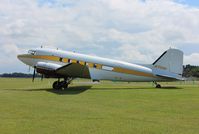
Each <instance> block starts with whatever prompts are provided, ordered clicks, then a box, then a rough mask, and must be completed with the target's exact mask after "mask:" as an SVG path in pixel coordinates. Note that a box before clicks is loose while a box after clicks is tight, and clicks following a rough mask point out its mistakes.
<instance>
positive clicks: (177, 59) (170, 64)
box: [153, 49, 183, 75]
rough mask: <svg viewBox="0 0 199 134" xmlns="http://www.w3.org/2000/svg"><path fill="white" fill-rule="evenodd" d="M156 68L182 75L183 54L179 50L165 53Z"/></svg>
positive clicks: (155, 64) (170, 50)
mask: <svg viewBox="0 0 199 134" xmlns="http://www.w3.org/2000/svg"><path fill="white" fill-rule="evenodd" d="M153 65H154V67H155V68H158V69H163V70H167V71H169V72H171V73H174V74H177V75H182V72H183V52H182V51H180V50H178V49H169V50H167V51H165V52H164V53H163V54H162V55H161V56H160V57H159V58H158V59H157V60H156V61H155V62H154V63H153Z"/></svg>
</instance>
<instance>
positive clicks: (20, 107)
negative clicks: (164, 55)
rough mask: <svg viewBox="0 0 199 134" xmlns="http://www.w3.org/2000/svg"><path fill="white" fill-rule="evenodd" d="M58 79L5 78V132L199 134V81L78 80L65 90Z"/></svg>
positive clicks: (1, 124)
mask: <svg viewBox="0 0 199 134" xmlns="http://www.w3.org/2000/svg"><path fill="white" fill-rule="evenodd" d="M52 82H53V80H44V81H43V82H41V81H39V80H36V81H35V83H32V82H31V79H0V133H1V134H12V133H13V134H22V133H30V134H37V133H39V134H55V133H66V134H76V133H80V134H84V133H85V134H93V133H97V134H111V133H113V134H128V133H129V134H133V133H135V134H198V133H199V127H198V125H199V82H195V83H193V82H190V83H184V82H177V83H162V85H163V86H165V87H164V88H162V89H155V88H153V86H152V84H151V83H115V82H102V83H101V84H95V85H87V84H84V83H77V82H78V81H75V82H74V83H73V84H72V85H70V88H69V89H68V90H66V91H55V90H52V89H51V84H52Z"/></svg>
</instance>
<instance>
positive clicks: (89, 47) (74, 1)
mask: <svg viewBox="0 0 199 134" xmlns="http://www.w3.org/2000/svg"><path fill="white" fill-rule="evenodd" d="M41 45H43V46H50V47H55V48H56V47H58V48H60V49H63V50H68V51H76V52H80V53H84V54H91V55H97V56H102V57H107V58H112V59H119V60H124V61H128V62H132V63H149V64H150V63H152V62H153V61H154V60H155V59H156V58H158V57H159V56H160V55H161V53H163V52H164V51H165V50H167V49H168V48H170V47H171V48H178V49H181V50H182V51H184V53H185V57H184V64H193V65H199V1H197V0H195V1H194V0H1V2H0V50H1V52H0V73H3V72H27V71H28V67H27V66H25V65H24V64H22V63H21V62H20V61H19V60H17V58H16V56H17V54H19V53H25V52H26V51H27V50H28V49H30V48H37V47H40V46H41Z"/></svg>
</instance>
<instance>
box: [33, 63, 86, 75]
mask: <svg viewBox="0 0 199 134" xmlns="http://www.w3.org/2000/svg"><path fill="white" fill-rule="evenodd" d="M36 68H37V72H38V73H41V74H45V75H46V76H48V77H56V78H57V77H75V78H76V77H78V78H90V73H89V69H88V67H87V66H86V65H81V64H78V63H69V64H67V65H64V66H63V65H59V64H56V63H47V62H38V63H37V65H36Z"/></svg>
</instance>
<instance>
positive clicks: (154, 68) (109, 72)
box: [17, 47, 184, 90]
mask: <svg viewBox="0 0 199 134" xmlns="http://www.w3.org/2000/svg"><path fill="white" fill-rule="evenodd" d="M17 57H18V59H19V60H20V61H22V62H23V63H25V64H26V65H28V66H30V67H33V68H34V72H33V79H32V80H33V81H34V78H35V73H36V72H37V73H40V74H42V77H43V76H44V77H45V78H57V79H58V80H57V81H55V82H54V83H53V85H52V87H53V89H56V90H58V89H67V88H68V85H69V84H70V83H71V81H72V80H73V79H75V78H86V79H92V80H93V81H100V80H110V81H123V82H153V83H154V84H155V86H156V88H161V85H160V84H158V83H157V82H163V81H164V82H166V81H177V80H184V79H183V77H182V72H183V52H182V51H181V50H178V49H171V48H170V49H168V50H167V51H165V52H164V53H163V54H162V55H161V56H160V57H159V58H158V59H157V60H155V61H154V62H153V63H152V64H133V63H128V62H125V61H119V60H113V59H108V58H101V57H97V56H91V55H85V54H80V53H76V52H69V51H63V50H59V49H50V48H42V47H41V48H36V49H31V50H29V51H28V53H27V54H20V55H18V56H17ZM61 79H63V80H61Z"/></svg>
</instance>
